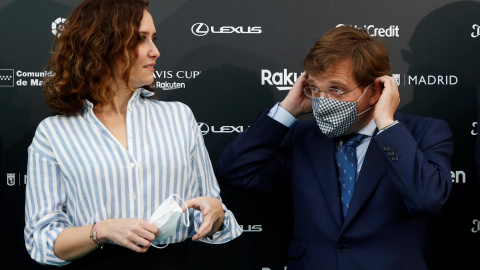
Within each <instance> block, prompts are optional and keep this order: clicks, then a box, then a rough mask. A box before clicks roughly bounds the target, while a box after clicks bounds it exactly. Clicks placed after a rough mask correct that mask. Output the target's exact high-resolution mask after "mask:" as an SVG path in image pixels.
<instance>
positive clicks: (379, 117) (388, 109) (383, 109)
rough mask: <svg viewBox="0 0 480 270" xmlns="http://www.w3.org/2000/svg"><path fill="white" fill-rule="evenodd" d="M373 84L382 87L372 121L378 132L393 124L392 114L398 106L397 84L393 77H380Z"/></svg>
mask: <svg viewBox="0 0 480 270" xmlns="http://www.w3.org/2000/svg"><path fill="white" fill-rule="evenodd" d="M373 84H375V85H376V86H379V87H383V89H382V90H381V91H382V92H381V95H380V98H379V100H378V102H377V104H376V105H375V112H374V114H373V119H374V120H375V124H376V125H377V128H378V129H379V130H381V129H383V128H385V127H387V126H389V125H391V124H393V122H394V119H393V114H394V113H395V111H396V110H397V107H398V104H400V94H399V93H398V86H397V82H396V81H395V79H394V78H393V77H390V76H382V77H379V78H377V79H376V80H375V81H374V82H373Z"/></svg>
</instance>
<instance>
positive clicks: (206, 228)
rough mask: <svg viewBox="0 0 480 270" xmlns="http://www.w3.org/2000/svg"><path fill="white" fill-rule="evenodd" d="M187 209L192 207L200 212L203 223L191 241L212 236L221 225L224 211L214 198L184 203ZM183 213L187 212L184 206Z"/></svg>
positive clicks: (201, 198)
mask: <svg viewBox="0 0 480 270" xmlns="http://www.w3.org/2000/svg"><path fill="white" fill-rule="evenodd" d="M185 204H186V205H187V207H188V208H190V207H193V208H194V209H196V210H199V211H201V212H202V215H203V223H202V225H201V226H200V228H199V229H198V231H197V233H196V234H195V235H194V236H193V237H192V240H193V241H195V240H198V239H201V238H203V237H205V236H206V235H209V236H212V235H213V234H214V233H215V232H216V231H218V229H220V227H221V226H222V224H223V219H224V217H225V211H223V207H222V203H221V202H220V200H219V199H218V198H215V197H198V198H193V199H191V200H188V201H186V202H185ZM182 210H183V212H185V211H187V208H185V205H183V206H182Z"/></svg>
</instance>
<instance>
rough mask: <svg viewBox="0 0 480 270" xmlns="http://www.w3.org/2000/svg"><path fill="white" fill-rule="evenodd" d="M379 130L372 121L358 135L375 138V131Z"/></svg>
mask: <svg viewBox="0 0 480 270" xmlns="http://www.w3.org/2000/svg"><path fill="white" fill-rule="evenodd" d="M376 128H377V125H375V121H374V120H373V118H372V120H370V122H369V123H368V125H366V126H364V127H363V128H362V129H361V130H359V131H358V132H357V133H359V134H363V135H367V136H369V137H372V136H373V133H374V132H375V129H376Z"/></svg>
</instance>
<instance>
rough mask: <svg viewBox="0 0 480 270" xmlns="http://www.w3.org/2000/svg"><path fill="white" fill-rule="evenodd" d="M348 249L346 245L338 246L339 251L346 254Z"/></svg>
mask: <svg viewBox="0 0 480 270" xmlns="http://www.w3.org/2000/svg"><path fill="white" fill-rule="evenodd" d="M346 249H347V246H346V245H344V244H338V246H337V250H338V251H340V252H344V251H345V250H346Z"/></svg>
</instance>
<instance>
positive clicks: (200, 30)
mask: <svg viewBox="0 0 480 270" xmlns="http://www.w3.org/2000/svg"><path fill="white" fill-rule="evenodd" d="M208 31H209V28H208V25H206V24H204V23H196V24H194V25H192V33H193V34H194V35H195V36H199V37H201V36H205V35H206V34H208Z"/></svg>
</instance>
